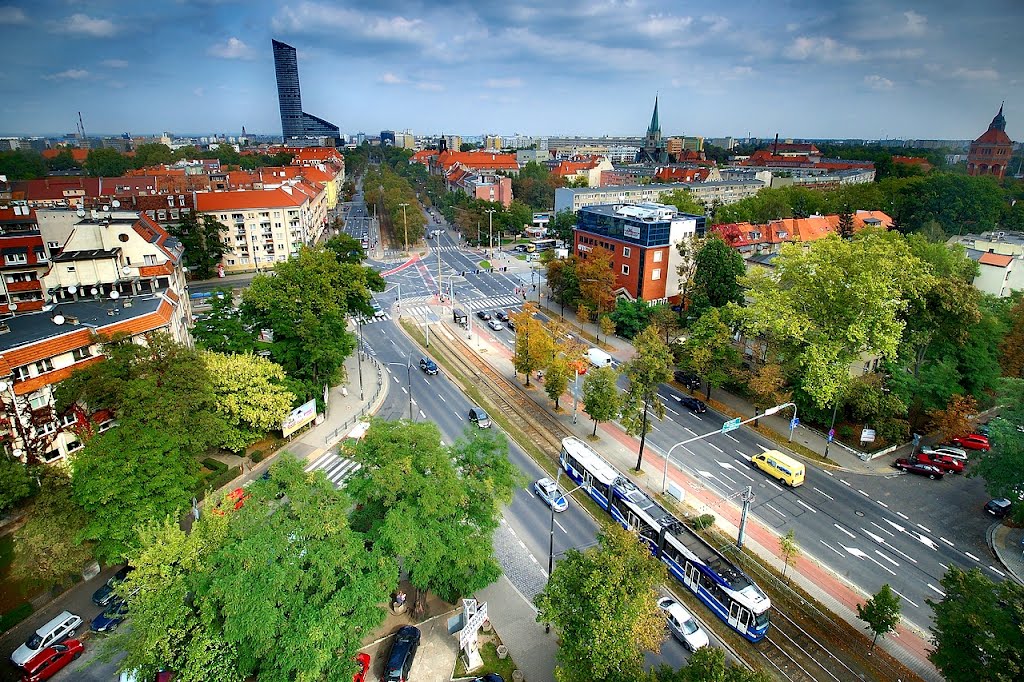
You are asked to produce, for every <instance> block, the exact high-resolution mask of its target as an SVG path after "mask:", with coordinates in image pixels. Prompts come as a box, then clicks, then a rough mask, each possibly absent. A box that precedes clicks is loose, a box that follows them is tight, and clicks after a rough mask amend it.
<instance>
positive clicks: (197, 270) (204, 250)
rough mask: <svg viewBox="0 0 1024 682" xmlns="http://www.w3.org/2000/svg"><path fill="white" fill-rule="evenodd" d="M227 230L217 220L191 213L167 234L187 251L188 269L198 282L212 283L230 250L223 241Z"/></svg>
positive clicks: (186, 262) (207, 215) (213, 217)
mask: <svg viewBox="0 0 1024 682" xmlns="http://www.w3.org/2000/svg"><path fill="white" fill-rule="evenodd" d="M224 229H225V226H224V225H223V224H222V223H220V222H219V221H218V220H217V218H216V217H215V216H212V215H209V214H203V215H202V216H200V215H199V214H198V213H196V212H195V211H189V212H188V213H186V214H184V215H183V216H182V217H181V220H180V221H179V222H178V224H177V225H175V226H172V227H171V228H169V229H168V232H170V234H171V235H172V236H174V237H177V238H178V240H180V241H181V243H182V245H183V246H184V247H185V255H184V258H185V265H186V266H187V267H188V268H189V270H190V271H191V274H192V277H193V278H195V279H209V278H210V277H212V276H213V273H214V269H215V268H216V267H217V264H218V263H220V261H221V259H222V258H223V257H224V254H226V253H228V252H229V248H228V246H227V245H226V244H225V243H224V241H223V240H222V239H221V231H222V230H224Z"/></svg>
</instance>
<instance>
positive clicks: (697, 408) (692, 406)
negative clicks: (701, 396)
mask: <svg viewBox="0 0 1024 682" xmlns="http://www.w3.org/2000/svg"><path fill="white" fill-rule="evenodd" d="M679 404H680V405H682V406H683V407H685V408H686V409H688V410H689V411H690V412H696V413H697V414H704V413H705V412H707V411H708V406H707V405H705V404H704V403H703V402H702V401H700V400H697V399H696V398H691V397H690V396H688V395H684V396H680V397H679Z"/></svg>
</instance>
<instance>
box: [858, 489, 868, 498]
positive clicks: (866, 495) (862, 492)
mask: <svg viewBox="0 0 1024 682" xmlns="http://www.w3.org/2000/svg"><path fill="white" fill-rule="evenodd" d="M857 492H859V493H860V494H861V495H863V496H864V497H867V498H868V499H870V498H871V496H870V495H868V494H867V493H866V492H864V491H863V490H861V489H860V488H857Z"/></svg>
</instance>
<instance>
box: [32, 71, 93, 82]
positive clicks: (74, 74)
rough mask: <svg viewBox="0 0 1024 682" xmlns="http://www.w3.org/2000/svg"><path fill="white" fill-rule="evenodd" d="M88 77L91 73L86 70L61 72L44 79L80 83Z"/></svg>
mask: <svg viewBox="0 0 1024 682" xmlns="http://www.w3.org/2000/svg"><path fill="white" fill-rule="evenodd" d="M88 77H89V72H88V71H86V70H85V69H67V70H66V71H61V72H60V73H51V74H49V75H48V76H43V78H45V79H46V80H50V81H66V80H72V81H79V80H82V79H83V78H88Z"/></svg>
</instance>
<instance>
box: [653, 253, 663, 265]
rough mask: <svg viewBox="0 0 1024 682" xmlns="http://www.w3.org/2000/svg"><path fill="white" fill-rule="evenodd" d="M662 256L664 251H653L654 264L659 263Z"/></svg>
mask: <svg viewBox="0 0 1024 682" xmlns="http://www.w3.org/2000/svg"><path fill="white" fill-rule="evenodd" d="M662 255H664V251H655V252H654V262H655V263H660V262H661V257H662Z"/></svg>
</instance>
